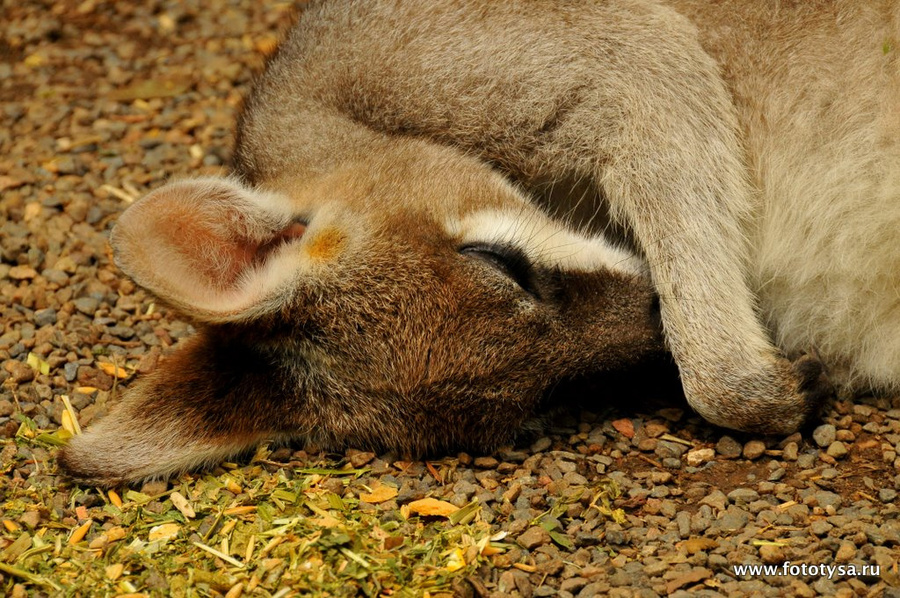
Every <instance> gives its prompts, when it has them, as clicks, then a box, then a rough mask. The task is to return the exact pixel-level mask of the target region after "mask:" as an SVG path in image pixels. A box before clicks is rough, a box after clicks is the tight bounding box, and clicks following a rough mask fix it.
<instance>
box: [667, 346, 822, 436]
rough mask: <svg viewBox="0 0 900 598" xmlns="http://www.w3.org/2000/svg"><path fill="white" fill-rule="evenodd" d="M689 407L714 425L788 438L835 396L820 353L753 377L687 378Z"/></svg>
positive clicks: (726, 373) (741, 373)
mask: <svg viewBox="0 0 900 598" xmlns="http://www.w3.org/2000/svg"><path fill="white" fill-rule="evenodd" d="M682 381H683V383H684V388H685V395H686V397H687V400H688V403H690V405H691V406H692V407H693V408H694V409H695V410H696V411H697V412H698V413H699V414H700V415H702V416H703V417H704V418H705V419H707V420H709V421H710V422H712V423H714V424H716V425H719V426H722V427H725V428H731V429H733V430H741V431H744V432H755V433H759V434H771V435H786V434H792V433H793V432H796V431H797V430H798V429H799V428H800V427H802V426H803V425H804V424H805V423H806V422H807V420H808V419H809V418H810V417H812V416H813V415H814V414H815V413H816V412H817V411H818V409H819V407H820V406H821V405H822V403H823V402H824V401H825V399H827V398H828V397H829V396H831V395H832V394H833V389H832V386H831V383H830V382H829V380H828V376H827V375H826V372H825V368H824V366H823V365H822V363H821V362H820V361H819V359H818V357H817V356H816V354H815V353H814V352H810V353H807V354H804V355H801V356H800V357H798V358H796V359H794V360H789V359H785V358H776V359H774V360H772V361H770V362H769V364H768V365H765V366H763V367H760V368H757V369H756V370H755V371H754V372H752V373H748V372H747V371H746V370H741V369H739V368H738V367H734V368H733V369H724V368H723V369H722V370H720V371H719V372H718V373H716V374H714V375H707V377H706V378H705V379H700V380H697V379H692V378H691V377H689V376H685V375H684V373H682Z"/></svg>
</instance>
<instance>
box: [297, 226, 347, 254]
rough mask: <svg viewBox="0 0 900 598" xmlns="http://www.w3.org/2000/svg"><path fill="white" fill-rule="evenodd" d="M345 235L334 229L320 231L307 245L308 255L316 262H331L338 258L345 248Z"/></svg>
mask: <svg viewBox="0 0 900 598" xmlns="http://www.w3.org/2000/svg"><path fill="white" fill-rule="evenodd" d="M345 242H346V237H345V236H344V233H342V232H340V231H338V230H337V229H333V228H326V229H324V230H321V231H319V232H318V233H316V235H315V236H314V237H313V238H311V239H309V240H308V241H307V243H306V253H307V254H308V255H309V257H311V258H312V259H315V260H330V259H334V258H335V257H337V256H338V255H339V254H340V253H341V250H342V249H343V247H344V243H345Z"/></svg>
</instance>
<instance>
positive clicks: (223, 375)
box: [61, 140, 662, 484]
mask: <svg viewBox="0 0 900 598" xmlns="http://www.w3.org/2000/svg"><path fill="white" fill-rule="evenodd" d="M111 243H112V246H113V249H114V251H115V256H116V262H117V263H118V265H119V266H120V267H121V269H122V270H123V271H124V272H125V273H127V274H128V275H130V276H131V277H132V278H133V279H134V280H135V281H136V282H137V283H139V284H140V285H142V286H143V287H145V288H146V289H148V290H150V291H151V292H153V293H154V294H155V295H157V296H158V297H160V298H161V299H163V300H165V301H166V302H168V303H169V304H171V305H172V306H174V307H175V308H176V309H177V310H178V311H179V312H180V313H181V314H182V315H183V316H185V317H187V318H189V319H191V320H192V321H194V322H195V323H196V324H197V325H198V328H199V329H200V332H199V334H198V335H197V337H196V338H194V339H192V340H190V341H189V342H188V343H186V346H185V347H184V348H183V349H181V350H180V351H179V352H178V353H176V354H175V355H174V356H172V357H171V358H169V359H168V360H165V361H164V362H163V363H162V365H161V366H160V367H159V369H158V370H157V371H156V372H154V373H153V374H152V375H150V376H148V377H146V378H144V379H142V380H139V381H138V382H137V383H136V384H135V385H134V386H133V387H132V388H130V389H129V390H128V391H127V394H126V397H125V399H124V402H123V404H122V405H120V406H119V408H118V409H117V410H115V411H114V412H113V413H112V414H111V415H110V416H109V417H108V418H106V419H105V420H103V421H101V422H100V423H99V424H98V425H96V426H94V427H92V428H91V430H89V431H88V433H87V434H86V435H84V436H80V437H76V438H74V439H73V440H72V442H71V444H70V445H69V446H68V447H67V448H66V449H65V450H64V451H63V452H62V454H61V460H62V463H63V464H64V466H65V467H66V469H67V470H68V471H69V472H70V473H72V474H73V475H75V476H77V477H79V478H81V479H84V480H89V481H91V482H92V483H101V484H109V483H115V482H119V481H123V480H125V481H128V480H138V479H141V478H145V477H149V476H154V475H166V474H169V473H173V472H176V471H179V470H183V469H187V468H189V467H193V466H196V465H198V464H201V463H204V462H211V461H215V460H218V459H221V458H224V457H226V456H227V455H229V454H233V453H235V452H237V451H240V450H242V449H245V448H248V447H250V446H252V445H254V444H256V443H258V442H259V441H260V440H261V439H263V438H266V437H290V436H302V437H305V438H308V439H312V440H314V441H316V442H318V443H320V444H322V445H325V446H335V447H336V446H342V445H347V444H350V445H356V446H361V447H368V448H376V449H396V450H399V451H402V452H409V453H414V454H422V453H427V452H431V451H438V450H452V449H455V448H467V449H471V450H482V449H489V448H490V447H493V446H496V445H497V444H499V443H503V442H506V441H509V440H510V439H511V438H512V436H513V434H514V432H515V430H516V429H517V428H518V427H519V426H520V425H521V423H522V422H523V421H524V420H526V419H528V418H529V417H531V416H532V415H533V414H534V412H535V409H536V407H538V406H539V403H540V401H541V399H542V398H543V397H544V396H545V395H546V393H547V391H548V389H550V387H551V386H553V385H554V384H556V383H558V382H559V381H561V380H563V379H565V378H569V377H574V376H579V375H582V374H586V373H590V372H593V371H597V370H598V368H604V369H615V368H617V367H621V366H626V365H628V364H631V363H634V362H636V361H639V360H640V359H642V358H643V357H645V356H646V355H647V354H648V353H650V352H655V351H660V350H662V341H661V336H660V326H659V323H658V318H657V315H656V308H655V301H654V296H653V294H652V290H651V287H650V283H649V280H648V278H647V277H646V276H645V274H644V272H643V266H642V263H641V262H640V261H639V260H637V259H636V258H634V257H632V256H631V255H630V254H628V253H626V252H624V251H621V250H618V249H616V248H614V247H612V246H610V245H609V244H608V243H606V242H605V241H604V240H602V239H600V238H590V237H588V236H583V235H580V234H577V233H575V232H572V231H571V230H569V229H568V228H566V227H565V226H564V225H563V224H561V223H559V222H557V221H555V220H552V219H550V218H548V217H547V216H546V215H545V214H544V213H542V212H541V211H539V210H538V209H536V208H535V207H533V206H532V205H531V204H530V203H529V202H528V201H527V200H526V198H525V197H524V196H523V195H522V194H521V192H520V191H519V190H518V189H517V188H515V187H514V186H513V185H511V184H509V183H508V182H506V181H505V180H504V179H503V178H502V177H501V176H499V175H498V174H496V173H494V172H493V171H491V169H489V168H488V167H487V166H485V165H483V164H482V163H480V162H478V161H476V160H474V159H471V158H469V157H466V156H464V155H462V154H459V153H458V152H456V151H453V150H449V149H445V148H440V147H437V146H433V145H429V144H425V143H421V142H417V141H412V140H409V141H402V142H393V143H392V144H391V147H390V149H387V148H386V149H385V151H384V152H380V153H376V154H374V155H371V156H368V157H366V158H360V159H359V160H358V161H355V162H351V163H348V164H346V165H344V166H343V167H341V168H338V169H336V170H334V171H333V172H331V173H329V174H327V175H324V176H319V177H315V178H312V179H309V178H307V177H300V178H296V177H291V176H284V177H281V178H279V179H277V180H271V181H262V182H260V184H258V185H256V186H255V187H253V188H251V187H249V186H246V185H244V184H242V183H241V182H239V181H238V180H237V179H200V180H188V181H183V182H176V183H172V184H170V185H167V186H165V187H163V188H161V189H158V190H157V191H155V192H153V193H151V194H150V195H148V196H147V197H145V198H143V199H142V200H140V201H139V202H137V203H136V204H134V205H133V206H132V207H131V208H129V209H128V210H127V211H126V212H125V213H124V214H123V215H122V217H121V218H120V220H119V222H118V224H117V225H116V227H115V229H114V231H113V234H112V238H111ZM123 446H127V450H124V451H123V450H122V448H123Z"/></svg>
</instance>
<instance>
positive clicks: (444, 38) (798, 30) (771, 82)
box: [60, 0, 900, 484]
mask: <svg viewBox="0 0 900 598" xmlns="http://www.w3.org/2000/svg"><path fill="white" fill-rule="evenodd" d="M898 43H900V2H898V1H897V0H883V1H877V2H865V3H862V2H849V1H847V2H841V1H826V0H811V1H809V2H796V3H759V2H740V1H736V0H735V1H728V0H724V1H722V2H714V3H711V2H707V1H705V0H669V1H665V0H608V1H599V0H590V1H587V0H585V1H572V2H564V3H561V2H555V1H552V0H533V1H527V2H526V1H519V0H469V1H463V0H440V1H425V0H422V1H408V2H397V1H391V0H359V1H347V2H338V1H334V2H324V3H314V4H313V5H312V6H310V7H309V8H308V9H306V10H305V11H304V12H303V13H302V15H301V16H300V17H299V21H298V23H297V25H296V27H295V28H294V29H293V30H292V32H291V33H290V34H289V36H288V37H287V39H286V40H285V41H284V42H283V43H282V45H281V47H280V49H279V51H278V52H277V54H276V55H275V56H274V58H273V59H272V60H271V61H270V62H269V64H268V67H267V69H266V71H265V73H264V74H263V75H262V76H261V78H260V79H259V80H258V81H257V82H256V84H255V87H254V89H253V91H252V93H251V95H250V96H249V98H248V99H247V101H246V105H245V107H244V110H243V112H242V114H241V116H240V119H239V122H238V130H237V140H236V147H235V158H234V165H233V174H232V176H230V177H229V178H224V179H200V180H188V181H182V182H175V183H172V184H169V185H167V186H164V187H162V188H160V189H158V190H156V191H154V192H152V193H150V194H149V195H148V196H147V197H145V198H143V199H142V200H140V201H138V202H137V203H135V204H134V205H133V206H132V207H130V208H129V209H128V210H127V211H126V212H125V213H124V214H123V215H122V216H121V218H120V220H119V222H118V224H117V225H116V227H115V229H114V230H113V233H112V237H111V244H112V246H113V249H114V251H115V256H116V262H117V263H118V265H119V266H120V267H121V269H122V270H123V271H124V272H125V273H126V274H128V275H129V276H130V277H132V278H133V279H134V280H135V281H136V282H137V283H138V284H140V285H141V286H143V287H144V288H146V289H148V290H149V291H151V292H152V293H154V294H155V295H157V296H158V297H160V298H161V299H163V300H165V301H166V302H168V303H169V304H170V305H172V306H173V307H174V308H176V309H177V310H178V311H180V313H181V314H182V315H184V316H185V317H187V318H189V319H190V320H192V321H193V322H194V323H196V324H197V326H198V328H199V333H198V334H197V336H196V337H195V338H193V339H191V340H190V341H188V342H187V343H185V346H184V347H182V348H181V349H180V352H179V353H178V354H177V355H176V356H174V357H173V358H171V359H169V360H167V361H164V362H163V363H162V364H161V365H160V367H159V368H158V369H157V371H156V372H154V373H153V374H151V375H148V376H147V377H145V378H144V379H142V380H139V381H138V382H137V383H136V384H135V385H133V386H132V387H131V388H129V390H128V391H127V394H126V396H125V398H124V400H123V403H122V404H121V405H119V406H118V408H117V409H115V410H114V411H113V413H111V414H110V416H109V417H107V418H105V419H104V420H102V421H100V422H99V423H98V424H96V425H94V426H92V427H91V429H90V430H89V431H88V432H87V433H86V434H84V435H82V436H78V437H75V438H73V439H72V441H71V442H70V444H69V445H68V447H66V448H65V449H64V450H63V451H62V453H61V455H60V463H61V464H62V466H63V467H64V468H65V469H66V470H67V471H68V472H69V474H70V475H72V476H73V477H75V478H77V479H81V480H84V481H87V482H90V483H93V484H115V483H118V482H122V481H135V480H140V479H143V478H147V477H153V476H165V475H169V474H172V473H174V472H178V471H181V470H185V469H189V468H192V467H195V466H198V465H201V464H204V463H212V462H216V461H218V460H220V459H223V458H225V457H226V456H228V455H232V454H234V453H236V452H239V451H241V450H244V449H247V448H250V447H252V446H253V445H255V444H256V443H258V442H260V441H261V440H263V439H265V438H285V437H305V438H310V439H312V440H314V441H316V442H317V443H320V444H321V445H323V446H342V445H347V444H351V445H357V446H360V447H371V448H379V449H397V450H400V451H409V452H414V453H422V452H428V451H441V450H451V449H453V448H456V447H460V448H468V449H473V450H486V449H490V448H491V447H493V446H496V445H498V444H500V443H504V442H507V441H509V440H510V439H511V438H512V437H513V434H514V433H515V430H516V429H517V427H519V426H521V425H522V424H523V422H525V421H526V420H528V419H529V418H530V417H531V416H532V415H533V413H534V412H535V410H536V409H537V408H538V407H539V406H540V404H541V402H542V400H543V399H544V397H546V396H547V392H548V390H549V389H551V388H552V387H553V386H554V385H555V384H557V383H558V382H559V381H561V380H564V379H566V378H568V377H573V376H579V375H582V374H587V373H591V372H598V371H603V370H605V369H612V368H617V367H625V366H628V365H629V364H633V363H636V362H638V361H640V360H641V359H642V358H643V357H644V356H645V355H647V354H650V353H653V352H655V351H658V350H660V348H661V347H662V346H663V345H662V343H663V340H662V338H663V337H664V342H665V347H666V348H667V349H668V350H669V351H671V354H672V356H673V357H674V359H675V361H676V363H677V365H678V367H679V370H680V375H681V380H682V384H683V387H684V391H685V394H686V397H687V399H688V401H689V402H690V404H691V405H692V406H693V408H694V409H696V410H697V412H699V413H700V414H701V415H702V416H703V417H705V418H707V419H708V420H709V421H711V422H713V423H715V424H718V425H722V426H726V427H730V428H736V429H741V430H751V431H756V432H763V433H773V434H784V433H789V432H792V431H794V430H795V429H796V428H797V427H798V426H799V425H800V424H801V423H802V422H804V420H805V419H806V418H807V417H808V416H809V415H810V413H811V412H812V411H814V410H815V409H816V407H817V406H818V404H819V403H820V401H821V400H822V399H823V398H824V397H825V396H826V395H827V394H828V393H830V392H831V382H833V383H835V384H836V385H837V387H838V388H839V389H840V390H842V391H845V392H855V391H859V390H871V389H874V390H888V391H889V390H895V389H897V387H898V385H900V336H898V334H897V333H898V332H900V292H898V291H900V250H898V249H897V247H896V230H897V229H898V227H900V60H898V49H897V46H898ZM656 296H658V302H659V304H658V309H659V317H660V318H661V329H662V332H660V326H659V323H658V320H657V314H655V311H656V309H657V308H656V307H655V306H656V300H655V297H656ZM776 345H777V346H778V347H779V348H776ZM788 357H790V359H789V358H788ZM820 360H821V362H823V363H824V364H825V365H826V367H827V368H828V370H829V374H830V380H831V382H829V380H828V379H827V378H826V376H825V375H824V371H823V367H822V365H821V364H820ZM598 400H601V399H598Z"/></svg>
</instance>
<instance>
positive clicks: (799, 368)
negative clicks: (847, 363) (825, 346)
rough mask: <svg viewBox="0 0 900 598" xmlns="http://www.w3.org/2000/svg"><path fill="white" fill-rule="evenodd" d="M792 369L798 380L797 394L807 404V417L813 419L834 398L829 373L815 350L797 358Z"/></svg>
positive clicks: (792, 363)
mask: <svg viewBox="0 0 900 598" xmlns="http://www.w3.org/2000/svg"><path fill="white" fill-rule="evenodd" d="M791 369H792V370H793V372H794V375H795V376H796V378H797V393H798V394H800V395H801V396H802V397H803V399H804V401H805V403H806V405H805V407H806V416H807V418H809V417H812V416H813V415H814V414H815V413H817V412H818V411H819V409H820V408H821V407H822V405H823V404H824V403H825V401H826V400H827V399H828V398H830V397H832V396H834V386H833V385H832V383H831V380H830V379H829V377H828V371H827V370H826V369H825V365H824V364H823V363H822V362H821V361H820V360H819V355H818V354H817V353H816V352H815V350H810V351H809V352H808V353H805V354H803V355H801V356H800V357H797V358H795V359H794V360H793V361H792V362H791ZM804 423H805V422H804Z"/></svg>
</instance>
